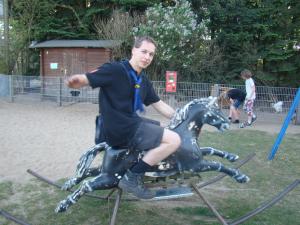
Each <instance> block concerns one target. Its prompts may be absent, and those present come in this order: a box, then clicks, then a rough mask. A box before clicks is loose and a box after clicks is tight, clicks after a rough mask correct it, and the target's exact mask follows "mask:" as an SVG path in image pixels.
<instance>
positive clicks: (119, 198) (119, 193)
mask: <svg viewBox="0 0 300 225" xmlns="http://www.w3.org/2000/svg"><path fill="white" fill-rule="evenodd" d="M121 198H122V189H118V194H117V196H116V201H115V206H114V210H113V214H112V217H111V220H110V223H109V224H110V225H115V224H116V220H117V213H118V209H119V206H120V201H121Z"/></svg>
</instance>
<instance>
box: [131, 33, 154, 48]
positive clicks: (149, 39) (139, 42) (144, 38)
mask: <svg viewBox="0 0 300 225" xmlns="http://www.w3.org/2000/svg"><path fill="white" fill-rule="evenodd" d="M143 41H146V42H149V43H152V44H153V45H154V46H155V48H156V47H157V44H156V42H155V41H154V39H153V38H152V37H149V36H137V37H135V38H134V43H133V47H135V48H139V47H141V45H142V43H143Z"/></svg>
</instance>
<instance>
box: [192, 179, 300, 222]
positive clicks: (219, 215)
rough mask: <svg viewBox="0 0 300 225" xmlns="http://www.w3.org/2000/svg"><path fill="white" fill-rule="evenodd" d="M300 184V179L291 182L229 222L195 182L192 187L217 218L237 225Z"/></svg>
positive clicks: (268, 206)
mask: <svg viewBox="0 0 300 225" xmlns="http://www.w3.org/2000/svg"><path fill="white" fill-rule="evenodd" d="M299 184H300V180H298V179H297V180H295V181H294V182H293V183H291V184H290V185H289V186H287V187H286V188H285V189H284V190H282V191H281V192H280V193H278V194H277V195H276V196H274V197H273V198H272V199H270V200H267V201H265V202H264V203H262V204H261V205H260V206H259V207H257V208H256V209H254V210H252V211H250V212H249V213H247V214H245V215H244V216H241V217H240V218H238V219H235V220H233V221H231V222H230V223H229V222H227V221H226V220H225V219H224V218H223V217H222V216H221V214H220V213H219V212H218V211H217V210H216V209H215V208H214V207H213V205H212V204H211V203H210V202H209V201H208V200H207V199H206V198H205V197H204V196H203V194H201V192H200V191H199V189H198V188H197V186H196V185H195V184H192V185H191V186H192V188H193V189H194V190H195V192H196V193H197V194H198V196H199V197H200V198H201V199H202V200H203V201H204V202H205V204H206V205H207V206H208V207H209V208H210V209H211V211H212V212H213V213H214V214H215V216H216V217H217V219H218V220H219V221H220V223H221V224H223V225H237V224H241V223H243V222H245V221H247V220H248V219H250V218H252V217H253V216H256V215H257V214H259V213H261V212H263V211H264V210H266V209H268V208H270V207H271V206H273V205H274V204H275V203H277V202H278V201H280V200H281V199H282V198H283V197H285V196H286V195H287V194H288V193H289V192H290V191H292V190H293V189H294V188H296V187H297V186H298V185H299Z"/></svg>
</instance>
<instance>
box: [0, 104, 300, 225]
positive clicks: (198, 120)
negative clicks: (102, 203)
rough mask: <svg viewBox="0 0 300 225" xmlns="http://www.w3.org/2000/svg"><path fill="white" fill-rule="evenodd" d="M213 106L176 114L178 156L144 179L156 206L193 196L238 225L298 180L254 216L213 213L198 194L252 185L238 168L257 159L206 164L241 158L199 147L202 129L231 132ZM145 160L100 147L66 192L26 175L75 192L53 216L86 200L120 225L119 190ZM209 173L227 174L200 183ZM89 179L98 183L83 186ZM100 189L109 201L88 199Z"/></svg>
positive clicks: (126, 151) (189, 108)
mask: <svg viewBox="0 0 300 225" xmlns="http://www.w3.org/2000/svg"><path fill="white" fill-rule="evenodd" d="M215 100H216V99H211V98H205V99H195V100H193V101H191V102H189V103H188V104H187V105H185V106H184V107H183V108H181V109H178V110H177V111H176V114H175V116H174V117H173V119H172V120H171V122H170V124H169V126H168V129H172V130H174V131H175V132H177V133H178V134H179V135H180V136H181V139H182V145H181V147H180V149H179V150H178V151H177V152H176V153H175V154H173V155H171V156H170V157H168V158H167V159H165V160H163V161H162V162H161V163H160V164H159V165H157V166H156V167H154V168H153V171H151V172H149V173H146V177H145V178H148V179H150V180H151V183H147V182H146V185H148V186H152V187H154V188H155V187H159V189H158V190H157V191H156V197H155V198H154V199H152V201H153V200H160V199H170V198H178V197H186V196H190V195H192V194H193V191H194V193H196V194H197V195H198V196H199V197H200V198H201V199H202V200H203V201H204V202H205V204H207V206H208V207H209V208H210V209H211V210H212V212H213V213H214V214H215V215H216V217H217V219H218V220H219V221H220V223H221V224H240V223H242V222H244V221H246V220H248V219H249V218H251V217H253V216H254V215H257V214H258V213H261V212H262V211H264V210H265V209H267V208H269V207H271V206H272V205H274V204H275V203H276V202H278V201H279V200H280V199H282V198H283V197H284V196H285V195H286V194H287V193H289V192H290V191H291V190H293V189H294V188H295V187H296V186H298V185H299V183H300V180H295V181H294V182H293V183H292V184H290V185H289V186H288V187H286V188H285V189H284V190H283V191H282V192H281V193H279V194H278V195H276V196H275V197H274V198H273V199H271V200H269V201H266V202H265V203H263V204H261V205H260V206H259V207H258V208H256V209H255V210H252V211H251V212H249V213H247V214H246V215H244V216H242V217H240V218H239V219H236V220H231V221H230V222H227V221H226V220H225V219H224V218H223V217H222V216H221V214H220V213H219V212H218V211H217V210H216V209H215V208H214V207H213V205H212V204H211V203H210V202H209V201H208V200H207V199H206V198H205V197H204V196H203V194H202V193H201V192H200V189H201V188H202V187H204V186H207V185H209V184H212V183H214V182H217V181H218V180H220V179H222V178H223V177H225V176H226V175H228V176H230V177H232V178H233V179H235V180H236V181H237V182H239V183H246V182H248V181H249V177H248V176H246V175H245V174H242V173H241V172H239V170H238V168H239V167H240V166H242V165H243V164H245V163H247V162H249V161H250V160H251V159H252V158H253V157H254V154H252V155H249V156H248V157H247V158H246V159H245V160H243V161H241V162H240V164H239V165H238V166H236V167H235V168H227V167H225V166H224V165H223V164H222V163H220V162H214V161H207V160H204V159H203V156H205V155H216V156H219V157H222V158H225V159H227V160H229V161H230V162H234V161H236V160H237V159H238V156H237V155H235V154H232V153H229V152H226V151H221V150H217V149H213V148H211V147H204V148H200V147H199V146H198V142H197V139H198V136H199V134H200V131H201V128H202V126H203V125H204V124H209V125H211V126H214V127H216V128H217V129H218V130H220V131H224V130H226V129H228V127H229V121H228V120H227V119H226V117H225V116H224V115H223V114H222V112H221V111H220V110H219V108H218V106H217V104H216V103H215ZM101 151H104V157H103V162H102V165H100V166H99V167H97V168H90V165H91V163H92V161H93V159H94V158H95V157H96V155H97V154H98V153H99V152H101ZM141 154H143V153H137V152H135V151H132V150H130V149H125V148H124V149H113V148H111V147H110V146H108V145H107V144H106V143H105V142H103V143H100V144H97V145H95V146H94V147H92V148H91V149H89V150H88V151H87V152H85V153H84V154H83V155H82V157H81V158H80V160H79V163H78V165H77V171H76V175H75V177H73V178H71V179H69V180H67V182H65V184H64V185H63V186H60V185H57V184H55V183H54V182H52V181H50V180H48V179H47V178H44V177H42V176H41V175H39V174H38V173H36V172H34V171H32V170H28V171H27V172H28V173H30V174H31V175H33V176H35V177H37V178H38V179H40V180H42V181H44V182H46V183H48V184H50V185H54V186H56V187H58V188H61V189H63V190H67V191H71V192H72V193H71V194H70V195H69V196H68V197H67V198H66V199H64V200H62V201H61V202H60V203H59V204H58V206H57V208H56V210H55V211H56V212H63V211H65V210H67V209H68V208H69V207H70V206H71V205H73V204H75V203H76V202H77V201H78V200H79V199H80V198H81V197H82V196H87V197H93V198H98V199H102V200H108V199H111V198H114V199H115V205H114V208H113V213H112V217H111V218H110V225H114V224H115V223H116V217H117V211H118V208H119V204H120V201H121V199H122V190H121V189H119V188H118V181H119V180H120V179H121V178H122V176H123V175H124V173H125V171H126V170H127V169H128V168H130V167H131V165H132V164H134V163H136V162H137V161H138V160H139V159H140V158H141V157H142V155H141ZM206 171H219V172H222V173H223V174H220V175H219V176H217V177H215V178H213V179H210V180H208V181H207V182H205V183H199V173H201V172H206ZM88 177H94V178H91V179H87V180H85V179H86V178H88ZM185 177H188V179H184V178H185ZM191 178H192V179H191ZM194 178H195V179H197V181H198V182H194V181H192V180H193V179H194ZM195 179H194V180H195ZM146 180H147V179H146ZM168 180H175V181H179V183H180V184H178V182H177V185H176V187H174V184H172V185H170V184H169V183H168V182H167V181H168ZM81 181H83V182H82V184H81V185H80V187H79V188H78V189H77V190H75V191H73V190H72V187H73V186H75V185H77V184H79V183H80V182H81ZM160 181H164V183H165V184H164V185H161V183H159V182H160ZM162 186H163V187H162ZM170 186H171V187H170ZM172 186H173V187H172ZM100 189H101V190H102V189H110V190H111V192H110V193H109V194H108V195H107V196H105V197H102V196H96V195H92V194H90V193H89V192H92V191H93V190H100ZM114 192H116V195H115V196H114V197H113V193H114ZM123 200H130V201H132V200H139V199H136V198H123ZM1 214H2V215H3V216H5V217H6V218H8V219H10V220H13V221H15V222H16V221H17V223H19V224H25V225H26V224H27V223H25V222H22V221H20V220H18V219H16V218H14V217H13V216H12V215H10V214H9V213H7V212H5V211H3V210H1Z"/></svg>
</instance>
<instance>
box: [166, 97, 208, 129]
mask: <svg viewBox="0 0 300 225" xmlns="http://www.w3.org/2000/svg"><path fill="white" fill-rule="evenodd" d="M211 100H212V99H211V98H200V99H194V100H192V101H190V102H189V103H187V104H186V105H185V106H183V107H182V108H177V109H176V111H175V114H174V116H173V117H172V119H171V121H170V123H169V125H168V126H167V128H168V129H174V128H176V127H178V126H179V125H180V124H181V123H182V122H183V121H185V120H186V119H187V116H188V112H189V110H190V108H191V107H192V106H193V105H195V104H203V105H209V103H210V102H211Z"/></svg>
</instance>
